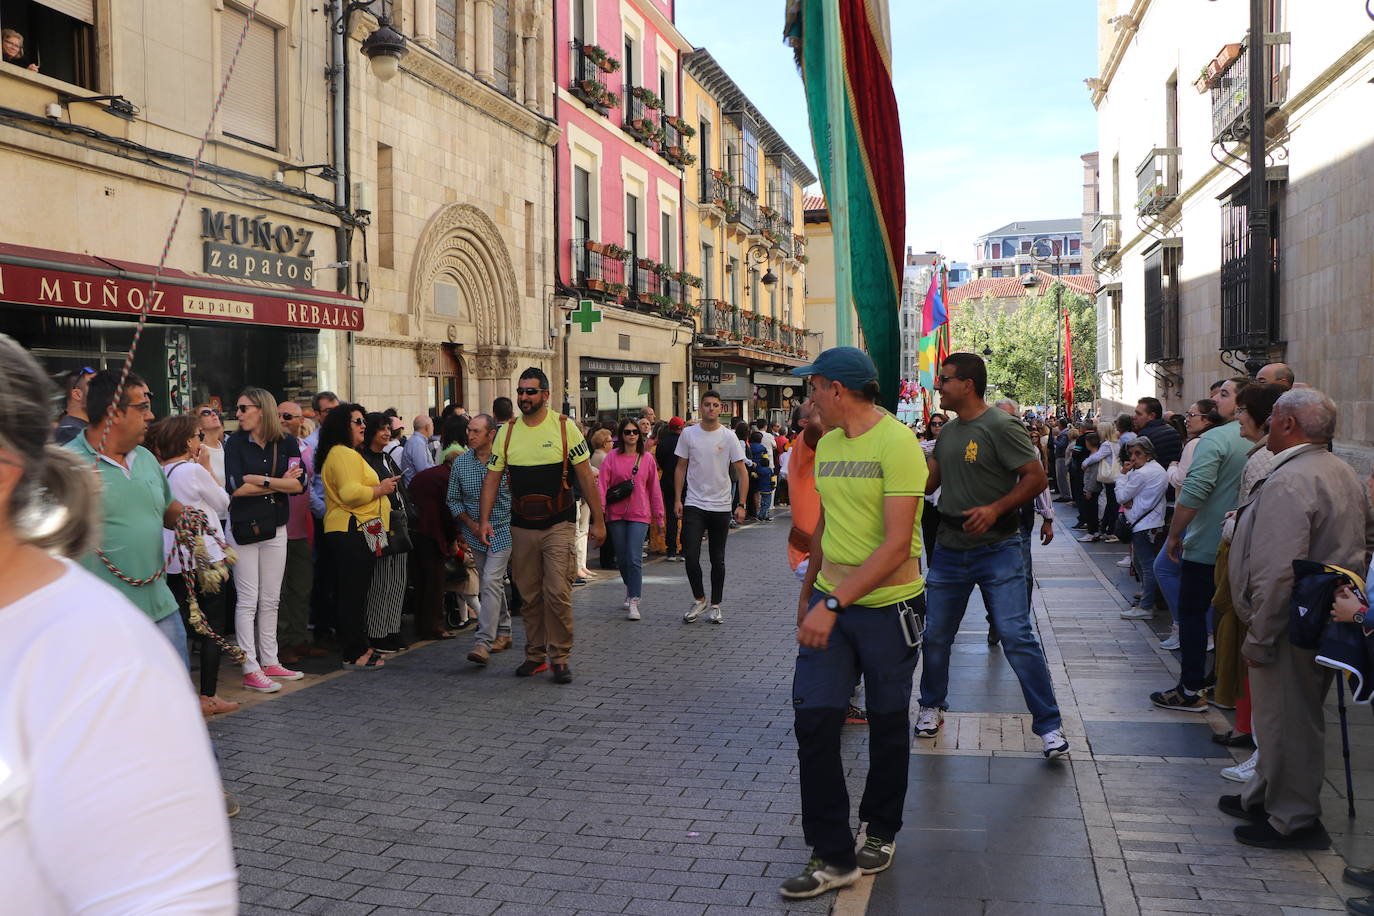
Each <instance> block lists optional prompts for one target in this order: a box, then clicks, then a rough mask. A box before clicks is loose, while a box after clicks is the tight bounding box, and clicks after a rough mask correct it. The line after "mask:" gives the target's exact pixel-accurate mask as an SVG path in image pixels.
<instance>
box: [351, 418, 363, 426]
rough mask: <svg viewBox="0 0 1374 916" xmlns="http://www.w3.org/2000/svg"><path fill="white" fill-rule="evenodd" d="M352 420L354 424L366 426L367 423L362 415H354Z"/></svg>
mask: <svg viewBox="0 0 1374 916" xmlns="http://www.w3.org/2000/svg"><path fill="white" fill-rule="evenodd" d="M350 422H352V424H353V425H354V426H366V425H367V421H366V420H364V419H363V418H362V417H354V418H353V419H352V420H351V421H350Z"/></svg>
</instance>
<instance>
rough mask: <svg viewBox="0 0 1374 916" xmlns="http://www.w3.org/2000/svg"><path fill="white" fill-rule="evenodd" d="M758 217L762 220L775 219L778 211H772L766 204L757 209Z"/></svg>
mask: <svg viewBox="0 0 1374 916" xmlns="http://www.w3.org/2000/svg"><path fill="white" fill-rule="evenodd" d="M759 215H760V216H762V217H763V218H764V219H776V218H777V216H778V211H777V210H774V209H773V208H772V207H770V206H768V205H767V204H764V205H763V206H762V207H759Z"/></svg>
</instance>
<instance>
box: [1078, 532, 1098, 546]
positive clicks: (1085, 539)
mask: <svg viewBox="0 0 1374 916" xmlns="http://www.w3.org/2000/svg"><path fill="white" fill-rule="evenodd" d="M1100 540H1102V535H1100V534H1085V535H1083V536H1082V537H1081V538H1079V539H1078V543H1080V544H1090V543H1092V542H1093V541H1100Z"/></svg>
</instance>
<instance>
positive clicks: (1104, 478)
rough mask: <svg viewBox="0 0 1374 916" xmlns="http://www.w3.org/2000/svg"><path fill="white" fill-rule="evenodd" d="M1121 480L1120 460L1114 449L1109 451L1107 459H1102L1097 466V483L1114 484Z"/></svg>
mask: <svg viewBox="0 0 1374 916" xmlns="http://www.w3.org/2000/svg"><path fill="white" fill-rule="evenodd" d="M1120 479H1121V458H1120V456H1119V455H1117V453H1116V449H1114V448H1113V449H1109V450H1108V451H1107V457H1106V458H1103V459H1102V460H1101V461H1100V462H1098V465H1097V482H1098V483H1116V482H1117V481H1118V480H1120Z"/></svg>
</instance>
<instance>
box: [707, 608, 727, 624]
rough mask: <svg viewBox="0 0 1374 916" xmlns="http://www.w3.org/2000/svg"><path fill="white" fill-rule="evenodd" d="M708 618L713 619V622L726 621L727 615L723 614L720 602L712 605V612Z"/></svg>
mask: <svg viewBox="0 0 1374 916" xmlns="http://www.w3.org/2000/svg"><path fill="white" fill-rule="evenodd" d="M706 619H707V620H709V621H711V622H712V623H724V622H725V616H724V615H723V614H721V612H720V605H719V604H713V605H711V613H710V614H707V615H706Z"/></svg>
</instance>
